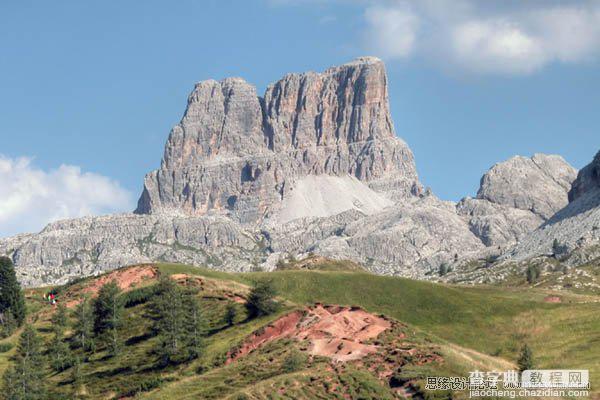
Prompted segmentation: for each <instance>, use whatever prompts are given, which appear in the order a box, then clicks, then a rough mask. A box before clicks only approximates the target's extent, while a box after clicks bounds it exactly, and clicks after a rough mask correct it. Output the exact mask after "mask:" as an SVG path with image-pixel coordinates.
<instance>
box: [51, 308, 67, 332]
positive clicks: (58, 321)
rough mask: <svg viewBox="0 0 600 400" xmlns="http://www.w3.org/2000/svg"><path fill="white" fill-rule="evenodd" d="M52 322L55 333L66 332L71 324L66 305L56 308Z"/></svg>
mask: <svg viewBox="0 0 600 400" xmlns="http://www.w3.org/2000/svg"><path fill="white" fill-rule="evenodd" d="M51 322H52V329H53V330H54V331H57V330H60V331H61V332H64V330H65V328H66V327H67V325H68V322H69V321H68V317H67V307H65V305H64V304H62V303H60V304H59V305H58V307H56V311H54V314H52V318H51Z"/></svg>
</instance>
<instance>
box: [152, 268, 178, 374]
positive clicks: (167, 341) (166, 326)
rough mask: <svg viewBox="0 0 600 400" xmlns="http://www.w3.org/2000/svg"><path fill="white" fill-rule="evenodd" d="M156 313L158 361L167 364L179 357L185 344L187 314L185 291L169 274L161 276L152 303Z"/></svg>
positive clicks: (155, 328) (155, 327)
mask: <svg viewBox="0 0 600 400" xmlns="http://www.w3.org/2000/svg"><path fill="white" fill-rule="evenodd" d="M152 309H153V312H154V314H155V321H156V322H155V324H154V330H155V331H156V332H157V334H158V338H159V345H158V347H157V349H156V350H155V352H156V354H157V355H158V362H159V364H160V365H162V366H166V365H168V364H170V363H172V362H175V361H176V360H178V359H179V355H180V353H181V351H182V348H183V346H184V343H183V335H184V324H185V314H184V310H183V293H182V291H181V289H180V288H179V287H178V286H177V284H176V283H175V282H174V281H173V280H172V279H170V278H169V277H168V276H161V278H160V281H159V284H158V293H157V295H156V296H155V298H154V301H153V303H152Z"/></svg>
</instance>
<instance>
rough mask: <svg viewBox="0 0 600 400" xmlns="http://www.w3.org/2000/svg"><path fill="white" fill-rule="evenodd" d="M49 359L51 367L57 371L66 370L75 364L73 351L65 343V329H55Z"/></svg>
mask: <svg viewBox="0 0 600 400" xmlns="http://www.w3.org/2000/svg"><path fill="white" fill-rule="evenodd" d="M48 359H49V364H50V367H51V368H52V369H53V370H54V371H56V372H61V371H64V370H66V369H67V368H69V367H71V366H72V365H73V353H72V352H71V349H70V348H69V346H68V345H67V343H65V341H64V337H63V331H62V330H60V329H55V331H54V337H53V338H52V341H51V342H50V344H49V346H48Z"/></svg>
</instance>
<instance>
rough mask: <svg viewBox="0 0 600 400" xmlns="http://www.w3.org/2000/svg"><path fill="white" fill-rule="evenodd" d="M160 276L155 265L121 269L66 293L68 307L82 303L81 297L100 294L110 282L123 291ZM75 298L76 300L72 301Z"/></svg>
mask: <svg viewBox="0 0 600 400" xmlns="http://www.w3.org/2000/svg"><path fill="white" fill-rule="evenodd" d="M157 276H158V270H157V269H156V267H155V266H153V265H136V266H133V267H129V268H125V269H119V270H116V271H113V272H110V273H108V274H106V275H102V276H99V277H98V278H95V279H92V280H91V281H89V282H87V284H86V285H85V286H84V287H75V288H74V289H72V290H71V289H70V290H69V291H68V292H67V293H65V295H64V296H65V298H67V299H69V300H67V301H66V303H65V305H66V307H68V308H70V307H74V306H76V305H77V304H79V302H80V301H81V295H83V294H88V295H91V296H92V297H93V296H95V295H96V294H98V291H100V288H101V287H102V286H103V285H105V284H106V283H108V282H111V281H115V282H116V283H117V285H119V288H121V290H128V289H131V288H133V287H135V286H137V285H138V284H140V283H142V282H143V281H146V280H149V279H156V277H157ZM73 297H77V298H76V299H73V300H70V299H71V298H73Z"/></svg>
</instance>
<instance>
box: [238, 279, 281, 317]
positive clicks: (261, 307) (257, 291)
mask: <svg viewBox="0 0 600 400" xmlns="http://www.w3.org/2000/svg"><path fill="white" fill-rule="evenodd" d="M276 294H277V292H276V291H275V287H274V286H273V283H272V282H270V281H260V282H258V283H256V285H255V286H254V288H252V290H251V291H250V295H249V296H248V301H247V302H246V308H247V309H248V315H249V316H250V317H260V316H262V315H269V314H273V313H274V312H275V311H277V309H278V305H277V303H276V302H275V300H274V298H275V295H276Z"/></svg>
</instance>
